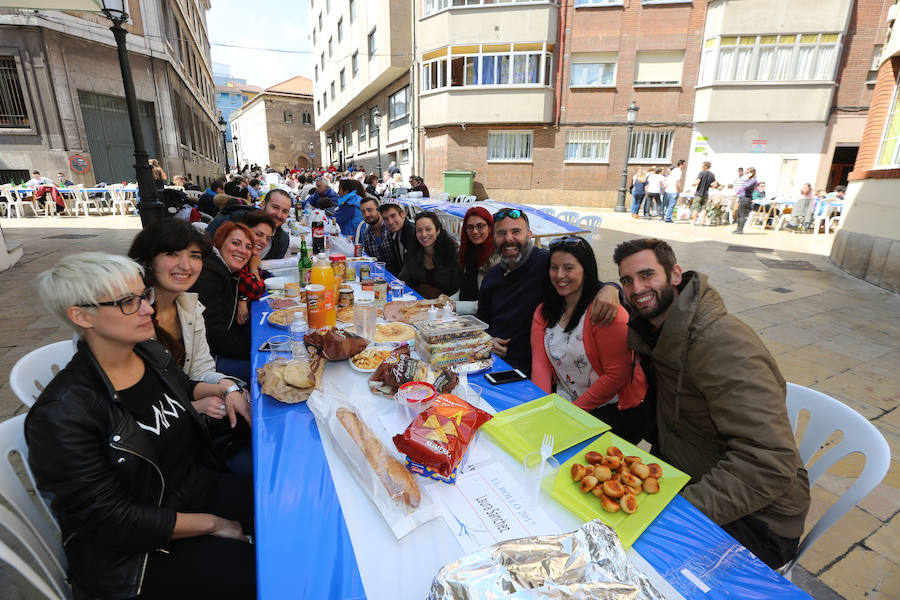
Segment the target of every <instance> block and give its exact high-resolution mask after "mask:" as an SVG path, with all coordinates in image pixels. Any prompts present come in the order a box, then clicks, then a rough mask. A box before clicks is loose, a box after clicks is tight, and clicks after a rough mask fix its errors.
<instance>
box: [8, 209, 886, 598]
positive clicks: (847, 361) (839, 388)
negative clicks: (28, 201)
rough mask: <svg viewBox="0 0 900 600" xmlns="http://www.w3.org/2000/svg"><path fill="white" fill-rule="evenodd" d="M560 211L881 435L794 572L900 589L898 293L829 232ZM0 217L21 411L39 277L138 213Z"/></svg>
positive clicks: (59, 331)
mask: <svg viewBox="0 0 900 600" xmlns="http://www.w3.org/2000/svg"><path fill="white" fill-rule="evenodd" d="M552 208H554V209H556V210H559V209H560V207H552ZM565 210H576V211H578V212H580V213H581V214H582V215H587V214H599V215H601V216H602V217H603V220H604V222H603V230H602V233H601V234H600V235H598V236H594V237H592V239H591V241H592V245H593V246H594V249H595V251H596V253H597V257H598V263H599V265H600V271H601V273H600V276H601V278H604V279H606V280H610V279H616V278H617V276H616V271H615V267H614V265H613V264H612V261H611V256H612V250H613V248H614V247H615V245H616V244H617V243H618V242H620V241H622V240H625V239H629V238H632V237H636V236H638V235H640V236H657V237H663V238H665V239H667V240H668V241H669V242H670V243H671V244H672V246H673V248H674V249H675V252H676V254H677V256H678V259H679V264H680V265H681V266H682V267H683V268H685V269H696V270H700V271H704V272H706V273H707V274H708V275H709V277H710V283H711V284H712V285H713V286H714V287H715V288H716V289H717V290H718V291H719V292H720V293H721V294H722V296H723V298H724V299H725V302H726V305H727V306H728V309H729V310H730V311H731V312H733V313H735V314H737V315H738V316H739V317H740V318H741V319H742V320H744V321H745V322H746V323H748V324H749V325H750V326H751V327H753V328H754V329H755V330H756V331H757V332H758V333H759V334H760V336H761V337H762V338H763V340H764V341H765V343H766V345H767V346H768V348H769V350H770V351H771V352H772V353H773V354H774V355H775V357H776V359H777V360H778V363H779V365H780V367H781V369H782V372H783V374H784V376H785V378H786V379H787V380H788V381H791V382H794V383H797V384H800V385H805V386H809V387H812V388H814V389H817V390H820V391H822V392H824V393H826V394H829V395H831V396H833V397H835V398H838V399H839V400H841V401H842V402H845V403H846V404H847V405H849V406H851V407H852V408H853V409H854V410H856V411H858V412H860V413H861V414H863V415H864V416H866V417H867V418H868V419H869V420H870V421H871V422H872V423H873V424H874V425H875V426H876V427H877V428H878V429H879V431H881V432H882V434H883V435H884V436H885V438H886V439H887V440H888V442H889V444H890V446H891V453H892V459H893V460H892V463H891V469H890V471H889V473H888V475H887V477H886V478H885V480H884V482H882V484H881V485H880V486H879V487H878V488H877V489H876V490H875V491H873V492H872V493H871V494H870V495H869V496H868V497H866V498H865V499H863V500H862V501H861V502H860V503H859V505H858V506H856V507H854V508H853V509H852V510H851V511H850V512H849V513H848V514H847V515H846V516H845V517H844V518H843V519H841V520H840V521H839V522H838V523H837V524H836V525H835V526H834V527H832V528H831V529H830V530H829V531H828V532H826V533H825V534H824V535H823V536H822V537H821V538H820V539H819V540H818V542H817V543H816V544H815V545H814V546H813V547H812V548H811V549H810V551H809V552H808V553H807V554H806V555H805V556H804V558H803V560H801V562H800V564H801V567H802V568H798V569H795V571H794V581H795V583H797V584H798V585H800V586H801V587H803V588H804V589H805V590H807V591H808V592H809V593H810V594H811V595H812V596H813V597H814V598H816V599H817V600H830V599H840V598H846V599H847V600H851V599H852V600H855V599H862V598H866V599H873V598H885V599H887V598H897V597H900V566H898V565H900V541H898V540H900V520H898V518H897V513H898V511H900V493H898V488H900V468H898V460H900V456H898V454H900V411H898V410H897V403H898V402H897V401H898V398H900V321H898V319H897V316H898V315H900V295H897V294H893V293H891V292H888V291H886V290H883V289H880V288H878V287H875V286H872V285H869V284H867V283H865V282H862V281H860V280H858V279H855V278H853V277H850V276H848V275H846V274H845V273H843V272H842V271H840V270H839V269H837V268H836V267H835V266H834V265H833V264H831V262H830V261H829V260H828V251H829V249H830V244H831V241H832V239H833V236H821V235H820V236H811V235H799V234H791V233H788V232H778V233H774V232H771V231H767V232H752V233H748V234H745V235H744V236H735V235H731V229H732V228H731V227H727V226H722V227H692V226H690V225H687V224H680V223H679V224H665V223H660V222H658V221H653V222H650V221H645V220H640V221H638V220H632V219H631V218H630V215H628V214H621V213H612V212H609V211H597V210H596V209H588V208H579V207H566V208H565ZM113 219H115V220H113ZM0 223H2V225H3V228H4V234H5V235H6V236H7V238H9V239H14V240H17V241H21V242H23V245H24V246H25V256H24V257H23V258H22V259H21V260H20V261H19V263H18V264H17V265H16V266H15V267H13V268H12V269H10V270H8V271H6V272H3V273H0V306H2V307H3V308H4V311H3V316H0V373H3V374H4V375H3V376H2V379H0V381H2V385H0V420H3V419H6V418H8V417H10V416H12V415H15V414H21V413H22V412H24V410H25V408H24V406H22V404H21V403H20V402H19V401H18V400H17V399H16V398H15V397H14V395H13V394H12V392H11V391H10V389H9V384H8V373H9V370H10V369H11V368H12V366H13V364H15V362H16V361H17V360H18V359H19V358H20V357H22V356H23V355H24V354H26V353H27V352H29V351H31V350H33V349H34V348H37V347H39V346H42V345H44V344H48V343H50V342H54V341H58V340H62V339H67V338H68V337H69V336H70V334H69V333H68V330H67V329H65V327H64V326H62V325H61V324H60V323H58V322H56V321H55V320H54V319H53V318H52V317H49V316H47V315H46V314H45V313H44V310H43V308H42V307H41V305H40V303H39V302H37V298H36V292H35V288H34V280H35V276H36V275H37V274H38V273H39V272H40V271H42V270H44V269H47V268H49V267H50V266H52V265H53V264H54V263H55V262H56V260H58V258H60V257H61V256H63V255H64V254H65V253H71V252H78V251H83V250H103V251H108V252H125V251H126V250H127V248H128V245H129V244H130V242H131V239H132V237H133V236H134V233H135V231H136V229H138V228H139V227H140V224H139V222H138V221H137V219H134V218H128V219H122V218H119V217H115V218H113V217H79V218H61V219H55V220H53V221H48V220H45V219H22V220H20V221H19V220H9V219H3V220H0ZM48 224H50V225H52V227H47V226H46V225H48ZM60 235H63V236H65V235H68V236H72V235H78V236H90V237H79V238H74V239H73V238H71V237H70V238H60V237H57V236H60ZM862 463H863V461H862V459H861V457H858V456H856V455H851V456H849V457H847V458H845V459H844V460H842V461H840V462H839V463H838V464H836V465H835V466H834V467H832V468H831V469H830V470H829V471H828V472H827V473H826V474H825V475H823V476H822V477H821V478H820V479H819V481H818V482H817V483H816V485H815V486H814V487H813V493H812V496H813V505H812V509H811V511H810V517H811V518H815V517H818V516H820V515H822V514H823V513H824V512H825V510H827V508H828V506H830V505H831V504H832V503H833V502H834V501H835V500H836V498H837V497H838V495H840V494H841V493H843V492H844V491H845V490H846V489H848V487H849V486H850V484H851V483H852V481H853V479H854V477H855V476H856V474H857V473H858V472H859V470H860V468H861V465H862ZM0 539H3V538H0ZM0 589H3V590H4V593H3V594H0V595H2V596H4V597H6V593H7V592H10V596H9V597H14V598H27V599H29V600H30V599H31V598H35V599H37V598H38V597H39V596H38V594H37V593H36V592H34V591H33V590H32V589H31V588H30V586H29V585H28V584H27V583H26V582H24V580H22V579H21V578H19V577H18V576H17V575H16V574H12V573H9V569H4V567H3V566H2V565H0Z"/></svg>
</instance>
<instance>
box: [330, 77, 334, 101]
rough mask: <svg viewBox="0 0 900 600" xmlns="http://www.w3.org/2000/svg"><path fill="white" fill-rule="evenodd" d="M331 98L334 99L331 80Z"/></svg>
mask: <svg viewBox="0 0 900 600" xmlns="http://www.w3.org/2000/svg"><path fill="white" fill-rule="evenodd" d="M331 99H332V100H334V82H333V81H332V82H331Z"/></svg>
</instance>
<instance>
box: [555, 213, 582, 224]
mask: <svg viewBox="0 0 900 600" xmlns="http://www.w3.org/2000/svg"><path fill="white" fill-rule="evenodd" d="M580 217H581V215H579V214H578V213H577V212H575V211H574V210H567V211H565V212H561V213H559V214H558V215H556V218H557V219H559V220H560V221H565V222H566V223H571V224H572V225H577V224H578V219H579V218H580Z"/></svg>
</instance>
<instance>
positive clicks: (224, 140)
mask: <svg viewBox="0 0 900 600" xmlns="http://www.w3.org/2000/svg"><path fill="white" fill-rule="evenodd" d="M216 125H218V126H219V131H221V132H222V149H223V150H225V173H226V174H227V173H228V171H230V170H231V167H229V166H228V121H226V120H225V119H224V118H223V117H222V115H219V120H218V121H216ZM235 159H237V154H235Z"/></svg>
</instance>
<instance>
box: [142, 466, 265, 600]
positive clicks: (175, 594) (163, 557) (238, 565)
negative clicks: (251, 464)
mask: <svg viewBox="0 0 900 600" xmlns="http://www.w3.org/2000/svg"><path fill="white" fill-rule="evenodd" d="M182 512H206V513H211V514H214V515H216V516H219V517H222V518H224V519H230V520H233V521H239V522H240V523H241V525H242V526H243V529H244V532H245V533H250V532H252V525H253V514H252V513H253V482H252V480H251V479H250V478H249V477H241V476H238V475H234V474H231V473H225V474H221V475H218V476H217V477H216V482H215V484H214V485H213V486H210V493H209V494H208V495H206V497H205V498H200V499H198V500H197V501H196V502H194V503H192V505H191V506H189V507H187V509H186V510H185V511H182ZM168 550H169V553H168V554H165V553H163V552H152V553H150V560H149V561H148V563H147V572H146V574H145V575H144V584H143V586H142V588H141V594H140V596H137V598H138V599H140V600H151V599H154V600H155V599H157V598H159V599H161V600H162V599H164V600H177V599H182V598H183V599H184V600H201V599H203V598H209V599H210V600H212V599H215V600H232V599H233V600H246V599H252V598H256V552H255V548H254V546H253V545H252V544H248V543H247V542H242V541H238V540H230V539H223V538H218V537H213V536H211V535H203V536H199V537H193V538H184V539H179V540H173V541H172V542H171V543H170V544H169V547H168Z"/></svg>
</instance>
